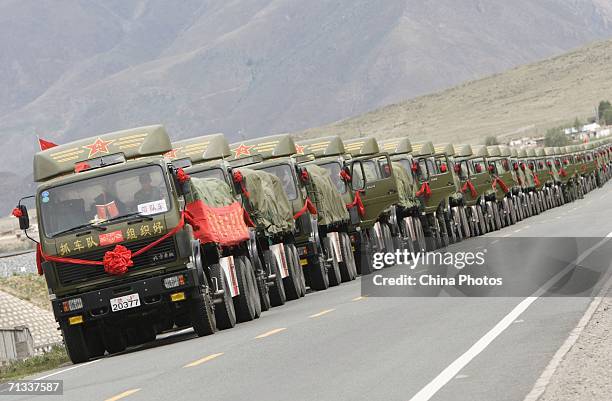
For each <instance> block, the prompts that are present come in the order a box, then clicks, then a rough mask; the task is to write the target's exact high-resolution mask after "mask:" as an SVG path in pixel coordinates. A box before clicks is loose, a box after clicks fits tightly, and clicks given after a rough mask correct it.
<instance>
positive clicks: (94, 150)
mask: <svg viewBox="0 0 612 401" xmlns="http://www.w3.org/2000/svg"><path fill="white" fill-rule="evenodd" d="M113 142H115V141H114V140H112V141H104V140H102V138H98V139H96V141H95V142H94V143H92V144H91V145H85V146H83V147H84V148H85V149H89V156H87V158H88V159H90V158H91V157H92V156H95V155H97V154H98V153H106V154H109V153H110V152H109V151H108V145H110V144H111V143H113Z"/></svg>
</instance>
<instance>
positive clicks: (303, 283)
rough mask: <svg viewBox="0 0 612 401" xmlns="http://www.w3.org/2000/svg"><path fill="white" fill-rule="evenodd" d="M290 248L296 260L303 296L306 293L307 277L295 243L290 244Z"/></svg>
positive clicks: (301, 295)
mask: <svg viewBox="0 0 612 401" xmlns="http://www.w3.org/2000/svg"><path fill="white" fill-rule="evenodd" d="M289 248H290V249H291V253H292V254H293V260H294V261H295V266H296V276H297V278H298V282H299V283H300V297H303V296H305V295H306V278H305V277H304V269H303V268H302V264H301V263H300V256H299V255H298V250H297V248H296V246H295V244H291V245H289Z"/></svg>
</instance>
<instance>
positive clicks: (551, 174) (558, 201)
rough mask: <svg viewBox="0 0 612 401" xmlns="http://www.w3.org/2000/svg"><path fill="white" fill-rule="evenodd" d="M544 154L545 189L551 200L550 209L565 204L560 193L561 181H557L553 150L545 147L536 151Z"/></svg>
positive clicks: (557, 172) (557, 175) (557, 174)
mask: <svg viewBox="0 0 612 401" xmlns="http://www.w3.org/2000/svg"><path fill="white" fill-rule="evenodd" d="M538 151H540V152H542V151H543V153H544V156H545V159H544V160H545V166H546V167H545V168H546V170H547V173H548V177H547V179H546V188H547V192H548V193H549V196H550V198H551V202H552V207H557V206H561V205H562V204H563V203H565V200H564V199H563V193H562V191H561V180H560V179H559V171H558V167H557V165H556V164H555V149H554V148H553V147H546V148H544V149H541V148H539V149H538V150H536V154H537V153H538Z"/></svg>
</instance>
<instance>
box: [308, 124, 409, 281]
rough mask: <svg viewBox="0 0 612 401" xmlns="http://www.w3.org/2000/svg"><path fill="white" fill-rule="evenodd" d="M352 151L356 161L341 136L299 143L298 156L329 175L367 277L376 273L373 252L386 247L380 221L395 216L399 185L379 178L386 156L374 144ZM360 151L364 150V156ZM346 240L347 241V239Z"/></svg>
mask: <svg viewBox="0 0 612 401" xmlns="http://www.w3.org/2000/svg"><path fill="white" fill-rule="evenodd" d="M368 147H369V149H368ZM351 148H352V149H354V150H353V154H355V157H354V158H353V156H352V155H351V153H350V152H349V151H348V150H346V148H345V146H344V142H343V141H342V139H341V138H340V137H339V136H330V137H323V138H316V139H312V140H304V141H299V142H298V143H297V151H298V154H301V155H304V156H306V157H309V158H310V159H311V160H309V161H307V162H305V165H308V164H316V165H318V166H320V167H321V168H324V169H326V170H327V171H328V172H329V174H330V178H331V180H332V181H333V182H334V184H335V187H336V189H337V191H338V193H339V194H340V195H341V197H342V202H343V203H344V204H345V206H346V208H347V209H348V212H349V221H348V226H347V230H348V233H347V234H348V237H349V238H350V242H351V244H352V247H353V250H354V260H355V265H356V269H357V272H358V273H359V274H368V273H371V272H372V270H373V266H372V264H373V252H375V251H382V250H384V247H385V243H384V240H383V238H382V229H381V225H380V223H379V221H380V220H381V219H383V215H384V217H387V218H388V217H389V216H392V215H393V214H392V210H391V209H392V208H393V206H394V204H396V203H397V199H399V195H398V194H395V193H394V192H393V190H394V185H397V184H394V183H389V181H390V180H391V178H390V177H385V178H382V175H381V176H380V178H379V176H378V175H377V173H376V171H377V169H378V167H377V165H379V162H380V161H381V160H382V161H383V164H384V160H385V159H386V156H385V155H384V154H382V153H380V152H379V149H378V144H377V143H376V142H375V141H371V140H366V141H364V142H363V143H362V144H359V143H358V144H357V145H355V144H353V145H351ZM361 148H364V149H363V154H361V150H362V149H361ZM362 164H365V166H367V167H364V168H363V170H364V172H363V173H364V174H362V167H361V166H362ZM354 167H357V170H356V171H357V173H356V174H358V176H357V177H359V178H357V177H356V178H355V181H354V179H353V168H354ZM366 169H369V170H371V169H374V171H375V174H374V175H372V174H370V175H369V176H368V177H366V180H367V184H364V182H363V181H364V180H363V179H362V177H364V176H365V175H366V174H365V170H366ZM354 184H356V185H354ZM389 192H391V193H389ZM387 212H389V213H387ZM344 238H345V240H346V239H347V238H346V236H345V237H344ZM394 246H395V244H394Z"/></svg>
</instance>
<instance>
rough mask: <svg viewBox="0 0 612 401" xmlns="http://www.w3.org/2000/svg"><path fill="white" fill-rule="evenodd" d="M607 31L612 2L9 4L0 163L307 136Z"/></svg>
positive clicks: (23, 0) (69, 0) (1, 37)
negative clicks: (131, 137)
mask: <svg viewBox="0 0 612 401" xmlns="http://www.w3.org/2000/svg"><path fill="white" fill-rule="evenodd" d="M610 37H612V3H611V2H610V1H609V0H538V1H533V0H515V1H506V0H464V1H460V2H459V1H456V0H436V1H433V0H387V1H384V2H374V1H367V0H327V1H298V0H253V1H249V2H237V1H227V0H197V1H196V0H183V1H180V2H168V1H162V0H138V1H124V0H105V1H104V2H97V1H86V0H65V1H61V2H57V1H52V0H0V50H2V51H0V88H2V94H3V96H2V97H0V136H1V137H2V139H3V147H2V157H0V169H1V170H9V171H17V170H21V171H23V169H24V168H23V167H22V166H24V165H26V166H30V165H31V156H32V153H33V152H34V151H35V147H36V141H35V135H37V134H38V135H40V136H41V137H43V138H45V139H49V140H52V141H55V142H66V141H69V140H72V139H76V138H82V137H87V136H92V135H95V134H97V133H102V132H107V131H111V130H116V129H121V128H126V127H132V126H138V125H142V124H150V123H156V122H162V123H164V124H165V125H166V126H167V127H168V129H169V131H170V132H171V133H173V134H174V136H175V137H176V138H183V137H189V136H192V135H196V134H199V133H203V132H211V131H215V132H218V131H222V132H226V133H228V134H229V136H230V138H231V139H236V138H238V137H250V136H257V135H262V134H267V133H274V132H286V131H298V130H303V129H306V128H308V127H313V126H319V125H322V124H326V123H330V122H332V121H336V120H339V119H342V118H346V117H349V116H354V115H358V114H360V113H363V112H366V111H368V110H372V109H375V108H379V107H381V106H384V105H386V104H391V103H394V102H398V101H401V100H404V99H410V98H413V97H415V96H419V95H423V94H426V93H431V92H434V91H438V90H442V89H444V88H448V87H449V86H452V85H457V84H460V83H462V82H464V81H466V80H473V79H477V78H480V77H483V76H486V75H488V74H492V73H497V72H501V71H504V70H507V69H509V68H512V67H515V66H517V65H521V64H525V63H528V62H533V61H537V60H540V59H543V58H546V57H550V56H554V55H558V54H561V53H563V52H565V51H568V50H570V49H574V48H577V47H580V46H583V45H585V44H587V43H590V42H592V41H594V40H601V39H606V38H610ZM481 118H489V117H487V116H486V115H485V116H482V117H481ZM28 169H29V167H28ZM26 173H27V171H26Z"/></svg>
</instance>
